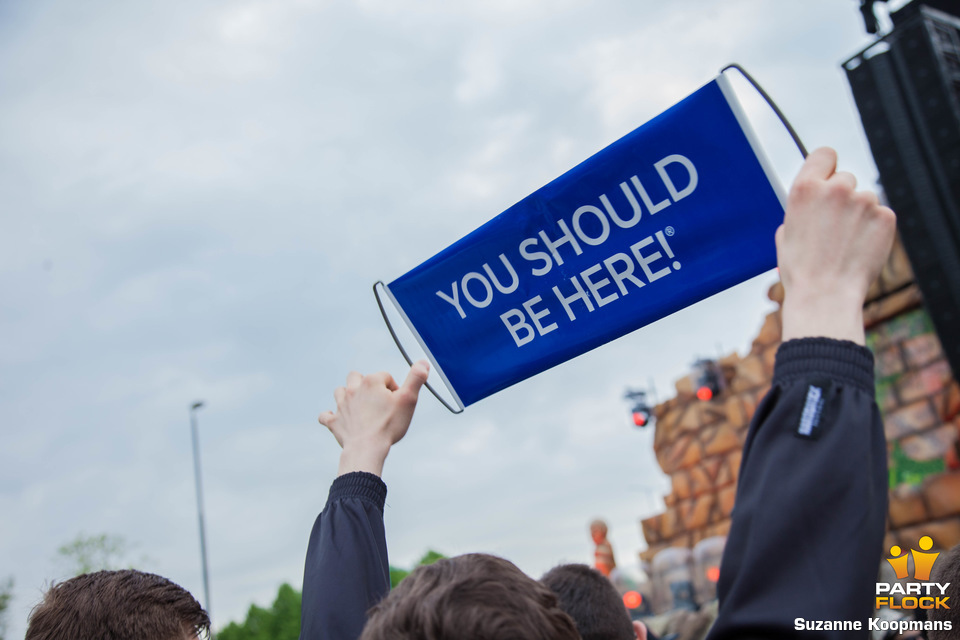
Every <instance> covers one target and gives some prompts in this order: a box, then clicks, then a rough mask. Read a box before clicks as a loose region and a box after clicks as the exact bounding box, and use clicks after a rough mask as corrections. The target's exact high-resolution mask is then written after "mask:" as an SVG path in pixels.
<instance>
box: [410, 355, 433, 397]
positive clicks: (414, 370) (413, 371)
mask: <svg viewBox="0 0 960 640" xmlns="http://www.w3.org/2000/svg"><path fill="white" fill-rule="evenodd" d="M428 375H430V364H429V363H428V362H427V361H426V360H421V361H419V362H416V363H414V365H413V366H412V367H410V373H408V374H407V378H406V380H404V381H403V391H404V392H406V393H409V394H412V396H413V397H414V398H416V397H417V395H418V394H419V393H420V388H421V387H422V386H423V384H424V383H425V382H426V381H427V376H428Z"/></svg>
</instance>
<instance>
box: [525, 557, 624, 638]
mask: <svg viewBox="0 0 960 640" xmlns="http://www.w3.org/2000/svg"><path fill="white" fill-rule="evenodd" d="M540 582H542V583H543V584H544V585H546V586H547V588H549V589H550V590H551V591H553V592H554V593H555V594H557V597H558V598H560V608H562V609H563V610H564V611H566V612H567V613H569V614H570V617H571V618H573V621H574V622H575V623H576V624H577V630H578V631H579V632H580V636H581V637H582V638H583V640H635V639H636V637H637V636H636V634H635V632H634V630H633V625H632V623H631V621H630V616H629V615H628V614H627V609H626V607H624V606H623V601H622V600H621V599H620V594H619V593H617V590H616V589H615V588H614V586H613V584H612V583H611V582H610V580H608V579H607V578H606V577H605V576H604V575H603V574H602V573H600V572H599V571H597V570H596V569H591V568H590V567H588V566H587V565H585V564H562V565H560V566H559V567H554V568H553V569H551V570H550V571H548V572H547V573H546V574H544V576H543V577H542V578H540Z"/></svg>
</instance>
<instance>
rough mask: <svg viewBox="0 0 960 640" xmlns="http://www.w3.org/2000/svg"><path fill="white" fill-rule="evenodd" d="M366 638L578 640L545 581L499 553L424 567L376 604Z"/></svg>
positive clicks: (371, 614) (571, 621)
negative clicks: (528, 574)
mask: <svg viewBox="0 0 960 640" xmlns="http://www.w3.org/2000/svg"><path fill="white" fill-rule="evenodd" d="M360 637H361V640H387V639H390V640H404V639H407V640H413V639H414V638H416V639H417V640H568V639H569V640H576V639H578V638H579V637H580V636H579V635H578V634H577V629H576V626H575V625H574V623H573V620H571V619H570V616H568V615H567V614H566V613H564V612H563V611H562V610H561V609H560V608H559V606H558V605H557V598H556V596H555V595H553V593H552V592H551V591H550V590H549V589H547V588H546V587H545V586H543V585H542V584H540V583H539V582H537V581H536V580H534V579H533V578H531V577H529V576H527V575H526V574H525V573H523V572H522V571H520V569H518V568H517V567H516V565H514V564H512V563H511V562H508V561H507V560H504V559H503V558H498V557H496V556H491V555H486V554H482V553H473V554H467V555H462V556H457V557H455V558H444V559H442V560H438V561H437V562H435V563H434V564H431V565H427V566H423V567H418V568H417V569H416V570H414V571H413V572H412V573H411V574H410V575H408V576H407V577H406V578H404V579H403V581H402V582H401V583H400V584H399V585H397V588H396V589H394V590H393V591H391V592H390V594H389V595H388V596H387V597H386V598H384V599H383V601H382V602H381V603H380V604H378V605H377V606H376V607H374V608H373V609H372V611H371V612H370V618H369V620H368V621H367V625H366V626H365V627H364V628H363V634H362V635H361V636H360Z"/></svg>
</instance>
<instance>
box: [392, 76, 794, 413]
mask: <svg viewBox="0 0 960 640" xmlns="http://www.w3.org/2000/svg"><path fill="white" fill-rule="evenodd" d="M731 66H732V67H736V66H735V65H731ZM728 68H730V67H728ZM736 68H737V69H739V67H736ZM739 70H740V71H741V72H742V69H739ZM744 75H745V76H746V74H744ZM746 77H747V79H748V80H750V81H751V83H753V81H752V79H751V78H749V76H746ZM753 84H754V86H755V87H756V88H757V89H758V90H759V91H760V92H761V94H762V95H763V96H764V98H766V99H767V101H768V102H770V100H769V98H768V97H767V96H766V94H765V93H763V91H762V90H760V88H759V86H757V85H756V83H753ZM770 104H771V106H773V108H774V110H775V111H776V112H777V115H779V116H780V117H781V120H783V122H784V124H785V125H786V126H787V128H788V129H789V131H790V133H791V135H793V137H794V140H795V141H796V142H797V144H798V146H799V147H800V149H801V152H803V153H804V154H805V152H804V150H803V147H802V145H801V144H800V143H799V140H798V139H797V138H796V135H795V134H794V133H793V130H792V129H790V127H789V124H787V123H786V120H785V119H783V117H782V114H780V112H779V110H778V109H777V108H776V107H775V106H774V105H773V104H772V102H770ZM785 200H786V193H785V191H784V189H783V187H782V186H781V184H780V182H779V180H778V178H777V176H776V174H775V173H774V171H773V169H772V167H771V165H770V163H769V161H768V160H767V158H766V156H765V154H764V152H763V150H762V149H761V147H760V145H759V142H758V141H757V139H756V136H755V135H754V133H753V130H752V129H751V126H750V123H749V122H748V121H747V118H746V115H745V114H744V112H743V110H742V109H741V107H740V105H739V103H738V101H737V98H736V96H735V95H734V92H733V89H732V88H731V86H730V82H729V79H728V78H727V77H726V76H724V75H723V74H722V73H721V75H719V76H718V77H717V78H716V79H714V80H713V81H711V82H710V83H708V84H707V85H705V86H704V87H702V88H700V89H699V90H697V91H696V92H694V93H693V94H691V95H690V96H688V97H687V98H685V99H684V100H682V101H681V102H679V103H677V104H676V105H674V106H673V107H671V108H670V109H668V110H667V111H665V112H663V113H661V114H660V115H658V116H657V117H655V118H654V119H652V120H650V121H649V122H647V123H646V124H644V125H642V126H640V127H639V128H637V129H635V130H634V131H632V132H631V133H629V134H627V135H626V136H624V137H623V138H621V139H619V140H617V141H616V142H614V143H613V144H611V145H610V146H608V147H606V148H605V149H603V150H601V151H600V152H598V153H596V154H595V155H594V156H592V157H590V158H588V159H587V160H585V161H584V162H582V163H580V164H579V165H577V166H576V167H574V168H573V169H571V170H569V171H567V172H566V173H564V174H563V175H562V176H560V177H559V178H557V179H555V180H554V181H552V182H550V183H549V184H547V185H546V186H544V187H542V188H540V189H538V190H537V191H535V192H534V193H532V194H530V195H529V196H527V197H526V198H524V199H523V200H521V201H520V202H518V203H517V204H515V205H513V206H512V207H510V208H509V209H507V210H506V211H504V212H503V213H501V214H500V215H498V216H497V217H495V218H494V219H492V220H490V221H489V222H487V223H486V224H484V225H483V226H481V227H480V228H479V229H476V230H475V231H473V232H472V233H470V234H469V235H467V236H465V237H464V238H462V239H460V240H459V241H457V242H455V243H454V244H452V245H451V246H449V247H448V248H446V249H445V250H443V251H441V252H440V253H438V254H437V255H435V256H433V257H432V258H430V259H429V260H427V261H426V262H424V263H422V264H421V265H419V266H417V267H415V268H414V269H412V270H410V271H409V272H407V273H405V274H403V275H402V276H400V277H399V278H397V279H396V280H394V281H393V282H391V283H389V284H388V285H383V284H382V283H377V285H380V286H382V288H383V290H384V291H385V293H386V294H387V297H388V298H389V299H390V300H391V301H392V302H393V304H394V305H395V306H396V308H397V310H398V311H399V314H400V316H401V317H402V318H403V319H404V321H405V322H406V323H407V325H408V327H409V328H410V330H411V332H412V333H413V335H414V336H416V338H417V340H418V341H419V342H420V345H421V347H422V348H423V350H424V351H425V352H426V354H427V356H428V357H429V358H430V359H431V360H432V363H433V365H434V368H435V369H436V370H437V372H438V373H439V374H440V376H441V378H442V379H443V381H444V383H445V384H446V385H447V387H448V390H449V391H450V395H451V396H452V398H453V399H454V402H455V404H456V405H457V406H456V407H453V406H451V405H450V404H449V403H447V402H446V401H444V400H443V399H442V398H440V396H439V395H437V394H436V391H435V390H433V389H432V388H431V391H434V394H435V395H437V397H438V399H440V400H441V402H443V403H444V404H445V405H446V406H447V407H448V408H449V409H450V410H451V411H455V412H459V411H461V410H462V409H463V408H464V407H466V406H468V405H471V404H473V403H475V402H477V401H478V400H481V399H483V398H485V397H487V396H489V395H491V394H493V393H496V392H497V391H500V390H501V389H504V388H506V387H508V386H510V385H513V384H515V383H517V382H520V381H521V380H524V379H526V378H529V377H531V376H533V375H536V374H537V373H539V372H541V371H544V370H546V369H548V368H550V367H553V366H555V365H557V364H560V363H561V362H565V361H567V360H569V359H571V358H573V357H575V356H578V355H580V354H582V353H584V352H586V351H589V350H591V349H593V348H595V347H597V346H599V345H602V344H604V343H606V342H609V341H611V340H613V339H615V338H618V337H620V336H622V335H624V334H626V333H629V332H631V331H633V330H635V329H637V328H639V327H642V326H644V325H647V324H650V323H651V322H654V321H655V320H659V319H660V318H663V317H664V316H667V315H669V314H671V313H673V312H675V311H678V310H680V309H682V308H684V307H687V306H689V305H691V304H693V303H695V302H698V301H700V300H702V299H704V298H706V297H708V296H711V295H713V294H715V293H718V292H720V291H723V290H724V289H727V288H729V287H731V286H733V285H735V284H738V283H740V282H743V281H744V280H747V279H749V278H751V277H753V276H756V275H758V274H760V273H763V272H764V271H767V270H769V269H771V268H773V267H774V266H776V250H775V246H774V240H773V237H774V232H775V231H776V229H777V227H778V226H779V225H780V223H781V222H782V221H783V212H784V206H785ZM377 285H374V292H375V293H376V294H377V300H378V303H379V304H380V308H381V312H383V313H384V318H385V319H386V318H387V315H386V313H385V312H384V309H383V303H382V301H381V300H380V295H379V292H378V289H377ZM387 324H388V326H390V323H389V321H388V323H387ZM390 331H391V333H392V334H393V336H394V338H395V339H396V332H394V330H393V327H390ZM397 344H398V346H400V348H401V351H402V352H403V353H404V356H405V357H407V355H406V351H405V350H404V349H403V347H402V345H400V341H399V340H397ZM407 360H408V361H409V360H410V358H409V357H407Z"/></svg>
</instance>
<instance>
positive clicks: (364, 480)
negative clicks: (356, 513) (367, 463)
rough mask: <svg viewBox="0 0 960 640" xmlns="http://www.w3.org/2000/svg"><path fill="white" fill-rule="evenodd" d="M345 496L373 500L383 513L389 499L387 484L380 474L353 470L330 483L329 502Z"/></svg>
mask: <svg viewBox="0 0 960 640" xmlns="http://www.w3.org/2000/svg"><path fill="white" fill-rule="evenodd" d="M344 498H356V499H359V500H365V501H367V502H371V503H373V504H374V506H376V507H377V509H379V510H380V513H383V505H384V503H385V502H386V500H387V485H386V484H384V482H383V480H381V479H380V477H379V476H376V475H374V474H372V473H367V472H366V471H351V472H350V473H345V474H343V475H342V476H339V477H338V478H337V479H336V480H334V481H333V484H332V485H330V494H329V496H327V504H331V503H332V502H334V501H336V500H343V499H344Z"/></svg>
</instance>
